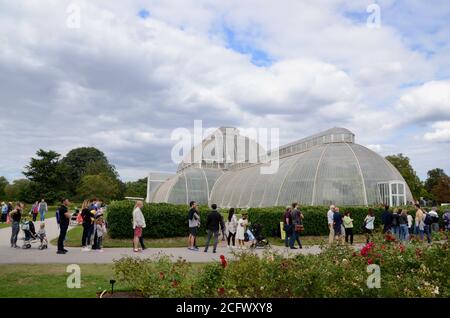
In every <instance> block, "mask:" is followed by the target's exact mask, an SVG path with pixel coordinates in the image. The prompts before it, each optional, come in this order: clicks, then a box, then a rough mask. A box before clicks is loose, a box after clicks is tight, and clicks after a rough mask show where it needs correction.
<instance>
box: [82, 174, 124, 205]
mask: <svg viewBox="0 0 450 318" xmlns="http://www.w3.org/2000/svg"><path fill="white" fill-rule="evenodd" d="M77 193H78V195H79V196H80V197H82V198H98V199H101V200H103V201H107V202H109V201H110V200H112V199H117V198H118V197H119V194H120V189H119V185H118V183H117V182H116V180H114V179H113V178H111V177H110V176H107V175H102V174H100V175H87V176H84V177H83V178H81V182H80V184H79V186H78V188H77Z"/></svg>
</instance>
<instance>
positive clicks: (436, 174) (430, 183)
mask: <svg viewBox="0 0 450 318" xmlns="http://www.w3.org/2000/svg"><path fill="white" fill-rule="evenodd" d="M427 176H428V177H427V180H425V189H426V190H427V191H428V192H429V193H431V192H432V191H433V187H434V186H436V185H437V184H438V182H439V180H440V179H441V178H442V177H448V176H447V174H446V173H445V172H444V170H442V169H440V168H436V169H432V170H430V171H428V172H427Z"/></svg>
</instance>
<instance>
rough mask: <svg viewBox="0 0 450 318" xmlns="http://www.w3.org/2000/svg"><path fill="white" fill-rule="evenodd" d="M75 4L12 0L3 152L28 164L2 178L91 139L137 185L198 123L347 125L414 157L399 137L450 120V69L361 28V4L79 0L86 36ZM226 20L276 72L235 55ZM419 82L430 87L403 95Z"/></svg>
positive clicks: (1, 123) (361, 136)
mask: <svg viewBox="0 0 450 318" xmlns="http://www.w3.org/2000/svg"><path fill="white" fill-rule="evenodd" d="M69 3H70V2H69V1H56V0H46V1H26V2H10V1H2V0H0V7H1V8H2V15H1V16H0V81H1V83H2V86H1V87H0V100H1V104H0V110H1V111H2V118H0V134H1V136H2V137H3V138H2V139H0V148H3V149H14V153H15V156H14V157H15V158H19V159H14V158H9V157H5V156H2V157H1V158H0V166H1V167H2V169H3V171H2V172H1V174H7V175H9V176H14V177H17V175H19V173H20V171H21V169H22V167H23V166H24V165H25V164H26V163H27V161H28V158H30V157H31V156H32V155H33V154H34V152H35V151H36V150H37V149H38V148H45V149H49V148H51V149H55V150H57V151H59V152H61V153H62V154H64V153H65V152H67V151H68V150H70V149H71V148H73V147H76V146H81V145H92V146H96V147H99V148H100V149H102V150H104V151H105V152H106V154H107V155H108V157H109V158H110V159H111V161H112V162H113V163H114V164H116V165H117V167H118V169H119V172H121V173H122V176H123V177H125V178H134V177H135V176H136V175H138V174H139V173H140V172H142V174H143V175H145V174H146V173H147V171H149V170H165V171H170V170H171V169H170V168H171V167H172V163H171V162H169V161H170V147H171V145H172V144H173V143H174V141H171V140H170V133H171V131H172V130H173V129H174V128H176V127H186V128H189V129H191V128H192V125H193V120H194V119H202V120H203V122H204V125H205V126H215V127H219V126H223V125H235V126H241V127H278V128H280V137H281V138H282V141H285V142H288V141H292V140H294V139H298V138H302V137H304V136H306V135H308V134H310V133H314V132H317V131H318V130H321V129H327V128H330V127H331V126H346V127H348V128H349V129H351V130H353V131H354V132H355V133H356V134H357V140H358V141H361V142H364V143H367V144H369V145H374V147H375V146H376V145H379V146H380V147H382V145H385V144H386V143H389V144H393V149H396V150H397V149H398V150H399V152H400V151H403V152H405V153H408V152H407V145H406V143H405V142H404V141H402V140H395V138H393V136H394V137H395V136H400V135H399V132H398V130H400V129H402V128H403V127H406V128H409V127H410V126H409V125H411V123H412V122H422V121H424V122H426V123H427V124H428V125H431V124H433V122H435V121H437V120H440V121H443V120H444V121H445V120H447V119H448V118H449V117H448V116H449V113H448V111H449V105H450V104H449V91H448V88H449V83H448V82H446V81H437V80H434V77H435V76H434V72H436V70H438V71H439V72H440V73H445V72H450V69H449V68H450V65H449V64H448V61H446V59H444V58H443V56H442V55H439V56H438V55H437V56H436V58H434V59H430V60H427V58H425V57H424V56H423V55H421V54H420V53H418V52H416V51H414V50H411V49H410V48H408V46H407V45H405V41H404V39H403V38H402V35H401V34H400V33H399V32H398V31H397V30H396V29H395V28H394V27H392V26H389V25H383V26H382V28H381V29H378V30H371V29H368V28H366V26H365V24H357V23H353V22H351V21H350V20H348V19H347V18H346V17H345V16H344V15H343V12H344V11H345V10H348V9H352V10H362V12H363V14H365V6H364V5H362V4H360V3H358V4H356V3H355V4H351V5H348V2H346V1H342V0H334V1H327V2H320V1H309V0H308V1H296V0H295V1H294V0H287V1H285V2H283V3H282V4H281V3H279V2H275V1H257V0H249V1H245V2H243V1H237V0H230V1H219V2H210V1H194V0H183V1H179V0H178V1H175V0H167V1H152V2H151V3H146V2H143V1H127V2H122V1H120V2H119V1H106V0H103V1H98V2H92V1H77V3H79V4H80V8H81V28H80V29H69V28H67V27H66V18H67V13H66V8H67V5H68V4H69ZM381 5H382V10H383V8H386V9H387V8H390V7H391V6H393V5H394V4H393V3H392V2H391V1H387V2H386V1H384V2H382V3H381ZM383 6H384V7H383ZM142 8H146V9H148V10H149V11H150V17H149V18H148V19H146V20H143V19H140V18H139V17H138V16H137V12H138V10H140V9H142ZM255 8H257V10H255ZM423 23H425V22H423ZM224 25H226V26H227V27H229V28H230V29H231V30H232V31H233V32H234V34H235V37H236V39H237V41H239V42H241V43H244V44H245V45H247V46H250V47H252V48H254V49H256V50H261V51H263V52H265V53H267V54H268V55H269V56H270V57H272V58H274V62H273V64H271V65H269V66H267V67H258V66H256V65H254V64H252V63H251V57H250V56H249V54H241V53H239V52H236V48H233V45H231V44H230V43H227V41H226V36H225V35H224V34H223V26H224ZM439 39H440V41H443V40H445V34H442V33H439ZM440 65H444V67H439V66H440ZM447 74H449V75H450V73H447ZM415 82H418V83H423V82H426V84H424V85H423V86H420V87H416V88H412V89H409V90H405V89H402V88H399V87H402V85H409V84H411V83H415ZM399 96H401V97H399ZM395 101H398V102H397V103H395ZM392 105H396V106H395V107H394V108H393V109H392ZM11 127H13V128H11ZM16 127H20V129H15V128H16ZM436 127H437V126H436ZM433 128H435V127H434V126H433ZM435 129H436V131H435V132H434V133H437V132H438V131H441V130H442V129H441V128H439V127H437V128H435ZM374 132H375V133H374ZM411 134H414V135H421V136H423V135H424V132H418V131H414V132H413V133H411ZM411 134H410V135H411ZM430 134H433V133H430ZM410 135H403V136H401V138H403V139H405V138H406V139H407V138H408V136H410ZM398 138H399V137H397V139H398ZM431 138H433V137H431ZM391 139H394V140H391ZM431 140H432V139H429V141H431ZM433 140H435V139H433ZM375 148H376V147H375ZM380 149H381V150H383V149H382V148H380ZM385 151H389V149H387V150H386V149H385ZM130 154H131V155H130ZM449 161H450V160H449ZM430 165H433V163H430ZM424 166H425V165H424Z"/></svg>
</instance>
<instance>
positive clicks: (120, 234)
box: [107, 201, 444, 238]
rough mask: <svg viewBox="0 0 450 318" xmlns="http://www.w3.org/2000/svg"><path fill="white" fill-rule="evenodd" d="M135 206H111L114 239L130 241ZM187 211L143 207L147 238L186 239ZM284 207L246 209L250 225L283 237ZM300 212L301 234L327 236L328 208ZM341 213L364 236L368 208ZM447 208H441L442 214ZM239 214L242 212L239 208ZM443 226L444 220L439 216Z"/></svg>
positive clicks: (153, 205) (378, 221) (377, 217)
mask: <svg viewBox="0 0 450 318" xmlns="http://www.w3.org/2000/svg"><path fill="white" fill-rule="evenodd" d="M133 207H134V203H133V202H131V201H114V202H112V203H111V204H110V205H109V206H108V215H107V220H108V224H109V233H110V235H111V237H112V238H131V237H133V229H132V226H131V224H132V211H133ZM407 209H408V211H409V213H410V214H412V215H413V216H414V215H415V210H414V209H413V208H411V207H407ZM188 210H189V207H188V206H187V205H174V204H168V203H151V204H144V207H143V209H142V213H143V214H144V217H145V220H146V223H147V227H146V228H145V229H144V236H145V237H148V238H164V237H178V236H186V235H187V234H188V219H187V215H188ZM284 210H285V208H284V207H270V208H250V209H248V210H247V212H248V216H249V221H250V222H251V223H254V224H255V223H260V224H262V225H263V234H264V235H265V236H270V237H274V236H280V222H281V221H282V216H283V213H284ZM301 210H302V212H303V215H304V216H305V218H304V220H303V223H304V225H305V231H304V232H303V233H302V235H328V224H327V211H328V207H323V206H322V207H321V206H302V207H301ZM340 210H341V213H343V212H345V211H349V212H350V213H351V216H352V218H353V219H354V222H353V226H354V233H355V234H360V233H362V229H361V226H362V224H363V221H364V218H365V217H366V215H367V210H368V207H355V206H351V207H340ZM373 210H374V212H375V226H376V227H378V226H380V225H381V214H382V213H383V209H382V208H380V207H373ZM208 211H209V209H208V207H206V206H201V207H200V217H201V223H202V224H203V226H202V227H201V228H200V232H199V235H205V227H204V224H206V216H207V213H208ZM443 211H444V209H443V208H440V210H439V211H438V213H439V214H441V216H442V213H443ZM224 212H225V211H224ZM236 213H240V209H237V212H236ZM440 221H441V226H442V217H440Z"/></svg>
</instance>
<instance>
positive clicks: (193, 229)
mask: <svg viewBox="0 0 450 318" xmlns="http://www.w3.org/2000/svg"><path fill="white" fill-rule="evenodd" d="M189 206H190V209H189V213H188V223H189V237H188V249H189V250H191V251H199V247H198V246H197V237H198V233H199V229H200V226H201V222H200V212H199V209H198V204H197V202H195V201H192V202H190V204H189ZM249 225H250V223H249V220H248V213H247V212H246V211H245V210H244V211H242V213H241V216H240V217H239V218H238V217H237V215H236V213H235V209H234V208H231V209H229V210H228V216H227V218H226V221H224V218H223V216H222V214H221V213H220V212H219V211H218V207H217V204H212V205H211V211H210V212H209V213H208V215H207V217H206V224H205V228H206V233H207V238H206V246H205V249H204V252H205V253H207V252H208V250H209V246H210V245H211V240H213V242H212V246H213V253H216V252H217V246H218V244H219V237H220V234H221V233H222V240H226V241H227V247H228V248H230V249H245V248H247V247H248V246H247V242H250V244H254V241H255V236H254V234H253V233H252V231H251V230H250V227H249ZM236 241H237V242H236ZM236 243H237V245H236Z"/></svg>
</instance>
